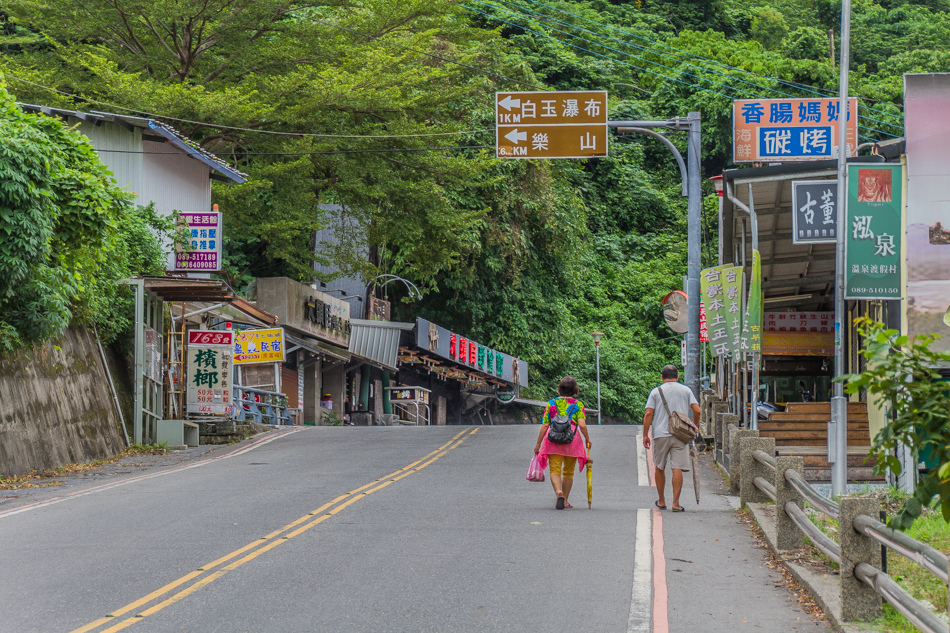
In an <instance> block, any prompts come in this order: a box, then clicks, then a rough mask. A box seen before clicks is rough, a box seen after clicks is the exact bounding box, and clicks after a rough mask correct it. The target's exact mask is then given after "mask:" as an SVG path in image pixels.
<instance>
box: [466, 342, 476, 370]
mask: <svg viewBox="0 0 950 633" xmlns="http://www.w3.org/2000/svg"><path fill="white" fill-rule="evenodd" d="M477 362H478V345H476V344H475V343H469V344H468V364H469V365H474V364H475V363H477Z"/></svg>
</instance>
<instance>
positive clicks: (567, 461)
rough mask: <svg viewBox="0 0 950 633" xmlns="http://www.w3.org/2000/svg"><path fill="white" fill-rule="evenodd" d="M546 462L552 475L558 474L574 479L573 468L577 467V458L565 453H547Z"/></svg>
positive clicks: (564, 477)
mask: <svg viewBox="0 0 950 633" xmlns="http://www.w3.org/2000/svg"><path fill="white" fill-rule="evenodd" d="M548 464H549V465H550V466H551V474H552V475H560V476H561V477H562V478H563V479H574V469H575V468H577V458H576V457H568V456H567V455H548Z"/></svg>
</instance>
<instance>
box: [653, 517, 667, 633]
mask: <svg viewBox="0 0 950 633" xmlns="http://www.w3.org/2000/svg"><path fill="white" fill-rule="evenodd" d="M652 512H653V633H670V617H669V612H668V611H667V609H668V608H669V600H668V597H667V589H666V555H665V554H664V553H663V514H662V513H661V512H660V511H659V510H653V511H652Z"/></svg>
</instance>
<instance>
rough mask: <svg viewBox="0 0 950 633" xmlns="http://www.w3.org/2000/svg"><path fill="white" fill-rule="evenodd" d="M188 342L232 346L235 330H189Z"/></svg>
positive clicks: (190, 343) (191, 343)
mask: <svg viewBox="0 0 950 633" xmlns="http://www.w3.org/2000/svg"><path fill="white" fill-rule="evenodd" d="M188 344H189V345H221V346H223V347H231V346H233V345H234V332H222V331H215V330H190V331H189V332H188Z"/></svg>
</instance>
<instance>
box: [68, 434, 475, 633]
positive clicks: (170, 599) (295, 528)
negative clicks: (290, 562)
mask: <svg viewBox="0 0 950 633" xmlns="http://www.w3.org/2000/svg"><path fill="white" fill-rule="evenodd" d="M477 431H478V429H473V430H471V431H462V432H461V433H458V434H456V435H455V437H453V438H452V439H451V440H449V441H448V442H446V443H445V444H443V445H442V446H440V447H439V448H437V449H435V450H434V451H432V452H431V453H429V454H428V455H426V456H425V457H423V458H422V459H420V460H418V461H415V462H413V463H411V464H409V465H408V466H406V467H404V468H400V469H399V470H397V471H396V472H394V473H390V474H389V475H386V476H385V477H380V478H379V479H376V480H375V481H373V482H371V483H368V484H366V485H364V486H360V487H359V488H357V489H356V490H352V491H350V492H348V493H346V494H344V495H340V496H339V497H337V498H336V499H334V500H333V501H330V502H329V503H325V504H323V505H322V506H320V507H319V508H317V509H316V510H314V511H313V512H308V513H307V514H305V515H303V516H302V517H300V518H299V519H296V520H294V521H292V522H290V523H288V524H287V525H285V526H284V527H282V528H280V529H278V530H275V531H273V532H271V533H270V534H268V535H267V536H263V537H261V538H259V539H257V540H255V541H252V542H250V543H248V544H247V545H245V546H244V547H241V548H239V549H236V550H234V551H233V552H231V553H230V554H226V555H225V556H222V557H221V558H219V559H217V560H214V561H212V562H210V563H208V564H207V565H203V566H201V567H199V568H198V569H196V570H195V571H193V572H190V573H187V574H185V575H184V576H182V577H181V578H178V579H177V580H174V581H172V582H170V583H168V584H167V585H165V586H164V587H161V588H159V589H156V590H155V591H153V592H152V593H150V594H148V595H147V596H144V597H142V598H139V599H138V600H136V601H135V602H130V603H129V604H127V605H125V606H124V607H122V608H120V609H116V610H114V611H113V612H112V613H110V614H108V615H106V616H104V617H101V618H99V619H98V620H95V621H94V622H90V623H89V624H87V625H85V626H81V627H79V628H78V629H75V630H73V631H71V633H88V632H89V631H93V630H95V629H98V628H99V627H101V626H105V625H106V624H110V623H112V626H110V627H109V628H107V629H103V630H102V631H100V632H99V633H114V632H115V631H121V630H122V629H125V628H127V627H130V626H132V625H133V624H135V623H136V622H140V621H142V619H144V618H146V617H148V616H150V615H154V614H156V613H158V612H159V611H161V610H162V609H164V608H165V607H168V606H171V605H173V604H175V603H176V602H178V601H180V600H182V599H184V598H187V597H188V596H190V595H191V594H193V593H195V592H196V591H198V590H199V589H201V588H202V587H206V586H208V585H209V584H211V583H213V582H214V581H215V580H217V579H219V578H221V577H222V576H224V575H225V574H227V573H228V572H229V571H233V570H235V569H237V568H238V567H240V566H241V565H243V564H244V563H248V562H250V561H252V560H254V559H255V558H257V557H258V556H260V555H261V554H264V553H266V552H269V551H270V550H272V549H274V548H275V547H277V546H278V545H280V544H282V543H286V542H287V541H289V540H290V539H292V538H294V537H295V536H299V535H300V534H303V533H304V532H306V531H307V530H309V529H310V528H312V527H314V526H315V525H319V524H320V523H323V522H324V521H326V520H327V519H329V518H330V517H332V516H333V515H335V514H337V513H338V512H340V511H341V510H343V509H344V508H347V507H349V506H351V505H353V504H354V503H356V502H357V501H359V500H360V499H365V498H366V497H368V496H369V495H371V494H373V493H374V492H376V491H377V490H382V489H383V488H385V487H386V486H389V485H390V484H394V483H396V482H397V481H399V480H400V479H404V478H405V477H408V476H409V475H411V474H413V473H417V472H419V471H420V470H422V469H423V468H425V467H426V466H428V465H429V464H431V463H433V462H434V461H436V460H438V459H440V458H442V457H444V456H445V455H446V454H448V452H449V451H451V450H452V449H454V448H457V447H458V446H459V445H460V444H461V443H462V442H464V441H465V438H464V437H462V436H463V435H465V434H466V433H467V434H468V435H474V434H475V433H476V432H477ZM314 517H316V518H314ZM225 563H228V564H227V565H225ZM189 583H190V584H189ZM180 587H184V588H183V589H181V590H180V591H178V592H177V593H173V592H174V591H175V590H176V589H179V588H180ZM163 597H164V600H162V601H161V602H158V603H156V604H153V605H152V606H150V607H148V608H146V609H145V610H144V611H139V612H137V613H135V615H132V616H131V617H127V618H125V619H122V617H123V616H127V615H128V614H129V613H134V612H136V611H137V610H138V609H139V608H141V607H143V606H145V605H148V604H150V603H152V602H154V601H156V600H159V599H160V598H163Z"/></svg>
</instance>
